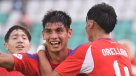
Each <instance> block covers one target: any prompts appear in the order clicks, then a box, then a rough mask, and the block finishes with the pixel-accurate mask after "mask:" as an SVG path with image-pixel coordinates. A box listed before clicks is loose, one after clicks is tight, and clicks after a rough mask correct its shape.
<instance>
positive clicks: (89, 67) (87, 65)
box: [80, 46, 94, 74]
mask: <svg viewBox="0 0 136 76" xmlns="http://www.w3.org/2000/svg"><path fill="white" fill-rule="evenodd" d="M93 69H94V61H93V57H92V52H91V46H89V48H88V49H87V52H86V55H85V59H84V62H83V65H82V67H81V70H80V73H86V74H88V73H90V72H91V71H93Z"/></svg>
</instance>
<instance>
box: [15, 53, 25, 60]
mask: <svg viewBox="0 0 136 76" xmlns="http://www.w3.org/2000/svg"><path fill="white" fill-rule="evenodd" d="M13 55H14V56H15V57H17V58H18V59H20V60H21V59H22V58H23V56H22V55H21V54H13Z"/></svg>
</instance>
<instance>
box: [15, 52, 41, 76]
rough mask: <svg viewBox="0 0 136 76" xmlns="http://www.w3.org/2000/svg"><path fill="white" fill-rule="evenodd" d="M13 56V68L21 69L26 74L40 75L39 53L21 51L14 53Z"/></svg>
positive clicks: (29, 75) (27, 75)
mask: <svg viewBox="0 0 136 76" xmlns="http://www.w3.org/2000/svg"><path fill="white" fill-rule="evenodd" d="M13 58H14V66H13V69H12V70H15V71H19V72H21V73H22V74H24V75H25V76H40V71H39V63H38V55H37V54H28V53H19V54H13Z"/></svg>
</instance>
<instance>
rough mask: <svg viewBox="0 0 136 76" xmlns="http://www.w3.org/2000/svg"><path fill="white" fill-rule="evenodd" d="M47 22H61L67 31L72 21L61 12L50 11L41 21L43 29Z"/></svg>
mask: <svg viewBox="0 0 136 76" xmlns="http://www.w3.org/2000/svg"><path fill="white" fill-rule="evenodd" d="M48 22H51V23H55V22H61V23H62V24H64V27H66V29H69V28H70V25H71V22H72V21H71V17H70V16H69V15H68V14H67V13H65V12H63V11H57V10H51V11H48V13H47V14H46V15H45V16H44V18H43V20H42V25H43V29H44V28H45V26H46V23H48Z"/></svg>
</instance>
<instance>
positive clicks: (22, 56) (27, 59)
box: [12, 49, 70, 76]
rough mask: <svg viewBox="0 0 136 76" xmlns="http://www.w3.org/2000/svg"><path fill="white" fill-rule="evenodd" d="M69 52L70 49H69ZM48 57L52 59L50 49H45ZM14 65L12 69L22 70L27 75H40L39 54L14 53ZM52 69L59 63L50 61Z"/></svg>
mask: <svg viewBox="0 0 136 76" xmlns="http://www.w3.org/2000/svg"><path fill="white" fill-rule="evenodd" d="M67 51H68V52H69V51H70V49H68V50H67ZM45 53H46V56H47V58H48V59H49V61H50V55H49V54H48V51H47V50H46V51H45ZM13 58H14V67H13V69H12V70H15V71H20V72H21V73H22V74H24V75H25V76H40V70H39V59H38V55H37V54H28V53H19V54H13ZM50 65H51V67H52V69H55V68H56V67H57V66H58V65H59V64H53V63H51V62H50Z"/></svg>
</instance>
